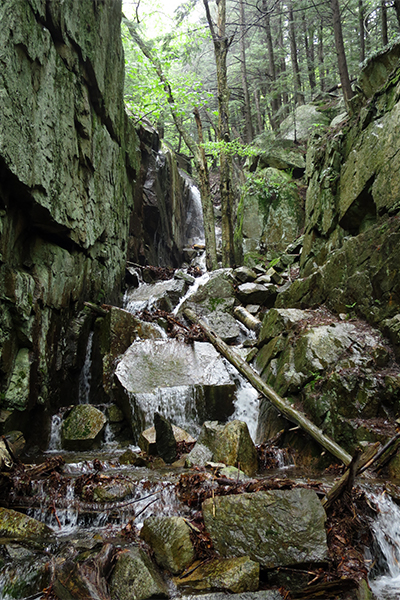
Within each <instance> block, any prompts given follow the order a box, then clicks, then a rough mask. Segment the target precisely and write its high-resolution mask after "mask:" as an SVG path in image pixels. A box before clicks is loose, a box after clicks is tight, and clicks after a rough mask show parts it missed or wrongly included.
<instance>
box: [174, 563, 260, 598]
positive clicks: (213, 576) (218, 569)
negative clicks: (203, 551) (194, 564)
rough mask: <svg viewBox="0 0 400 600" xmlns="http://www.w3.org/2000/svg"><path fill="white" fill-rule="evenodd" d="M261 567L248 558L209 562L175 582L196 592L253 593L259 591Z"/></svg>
mask: <svg viewBox="0 0 400 600" xmlns="http://www.w3.org/2000/svg"><path fill="white" fill-rule="evenodd" d="M259 577H260V565H259V564H258V563H256V562H254V561H252V560H250V558H249V557H248V556H242V557H240V558H227V559H219V558H216V559H214V560H211V561H209V562H208V563H206V564H204V565H200V566H199V567H198V568H197V569H193V571H192V573H190V575H188V576H184V577H182V578H178V577H177V578H176V579H175V580H174V581H175V583H176V585H177V587H178V589H179V588H185V589H186V590H187V591H194V590H198V591H200V590H215V589H217V590H218V589H219V590H226V591H229V592H233V593H240V592H253V591H256V590H257V589H258V585H259Z"/></svg>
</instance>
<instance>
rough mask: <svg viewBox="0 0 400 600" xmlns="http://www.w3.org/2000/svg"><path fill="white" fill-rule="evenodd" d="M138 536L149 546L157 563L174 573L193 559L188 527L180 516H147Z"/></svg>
mask: <svg viewBox="0 0 400 600" xmlns="http://www.w3.org/2000/svg"><path fill="white" fill-rule="evenodd" d="M140 537H141V538H142V539H144V540H145V541H146V542H147V543H148V544H149V545H150V546H151V548H152V550H153V552H154V556H155V559H156V562H157V564H158V565H159V566H160V567H162V568H163V569H167V570H168V571H170V572H171V573H173V574H174V575H178V574H179V573H182V571H183V570H184V569H185V568H186V567H187V566H188V565H190V564H191V563H192V562H193V561H194V558H195V552H194V548H193V543H192V541H191V539H190V528H189V526H188V525H187V524H186V522H185V520H184V519H183V518H182V517H149V518H148V519H146V520H145V521H144V524H143V528H142V530H141V532H140Z"/></svg>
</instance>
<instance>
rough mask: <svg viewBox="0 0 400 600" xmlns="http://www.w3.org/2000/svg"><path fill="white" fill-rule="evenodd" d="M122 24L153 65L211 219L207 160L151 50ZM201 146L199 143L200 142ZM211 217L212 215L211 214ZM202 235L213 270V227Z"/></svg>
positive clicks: (215, 262) (205, 213) (215, 266)
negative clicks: (181, 114)
mask: <svg viewBox="0 0 400 600" xmlns="http://www.w3.org/2000/svg"><path fill="white" fill-rule="evenodd" d="M124 23H125V24H126V26H127V27H128V30H129V33H130V35H131V37H132V39H133V40H134V42H135V43H136V44H137V45H138V46H139V48H140V50H141V51H142V52H143V54H144V56H146V58H147V59H148V60H149V61H150V63H151V64H152V65H153V67H154V69H155V71H156V73H157V76H158V78H159V80H160V82H161V84H162V85H163V86H164V90H165V92H166V95H167V100H168V104H169V108H170V111H171V115H172V118H173V121H174V124H175V127H176V128H177V130H178V132H179V135H181V136H182V139H183V140H184V142H185V144H186V146H187V147H188V148H189V150H190V151H191V152H192V154H193V157H194V162H195V166H196V170H197V172H198V173H199V178H200V195H201V204H202V208H203V215H207V218H211V210H210V202H211V204H212V201H211V191H210V184H209V180H208V179H207V177H206V176H205V173H206V172H208V167H207V159H206V157H205V153H204V151H202V150H203V149H202V147H201V146H200V145H199V144H196V142H195V141H194V140H193V138H192V137H191V135H190V134H189V132H188V131H187V130H186V128H185V127H184V125H183V123H182V118H181V117H180V115H179V114H178V111H177V110H176V106H175V98H174V95H173V93H172V88H171V85H170V83H169V81H168V79H167V78H166V77H165V74H164V71H163V69H162V65H161V63H160V61H159V60H158V58H157V57H156V56H155V55H154V54H153V52H152V51H151V49H150V48H149V47H148V46H147V44H146V43H145V42H144V40H142V38H141V37H140V35H139V34H138V32H137V29H136V27H135V25H134V24H133V23H131V21H129V20H128V19H126V18H124ZM200 144H201V141H200ZM212 215H213V213H212ZM204 235H205V242H206V264H207V268H208V269H215V268H217V266H218V260H217V252H216V243H215V227H214V225H213V226H212V227H211V226H210V224H208V225H207V227H206V224H204Z"/></svg>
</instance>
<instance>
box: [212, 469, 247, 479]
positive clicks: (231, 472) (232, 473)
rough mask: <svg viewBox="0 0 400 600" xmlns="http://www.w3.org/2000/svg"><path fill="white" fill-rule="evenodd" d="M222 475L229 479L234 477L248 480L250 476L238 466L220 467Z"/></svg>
mask: <svg viewBox="0 0 400 600" xmlns="http://www.w3.org/2000/svg"><path fill="white" fill-rule="evenodd" d="M219 474H220V476H221V477H226V478H227V479H234V480H235V481H248V480H249V477H247V476H246V474H245V473H243V471H240V470H239V469H237V468H236V467H232V466H231V467H224V468H223V469H220V472H219Z"/></svg>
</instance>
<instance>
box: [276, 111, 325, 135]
mask: <svg viewBox="0 0 400 600" xmlns="http://www.w3.org/2000/svg"><path fill="white" fill-rule="evenodd" d="M329 120H330V119H329V117H328V116H327V115H326V114H324V113H322V112H319V111H318V110H317V108H316V106H314V105H312V104H304V105H302V106H298V107H297V108H296V111H295V118H294V117H293V115H289V117H286V119H285V120H284V121H282V123H281V126H280V130H281V135H282V137H284V138H286V139H288V140H297V141H299V142H300V141H306V140H308V138H309V137H310V135H311V134H312V133H313V131H315V130H316V129H317V128H320V127H321V126H324V125H329Z"/></svg>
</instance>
